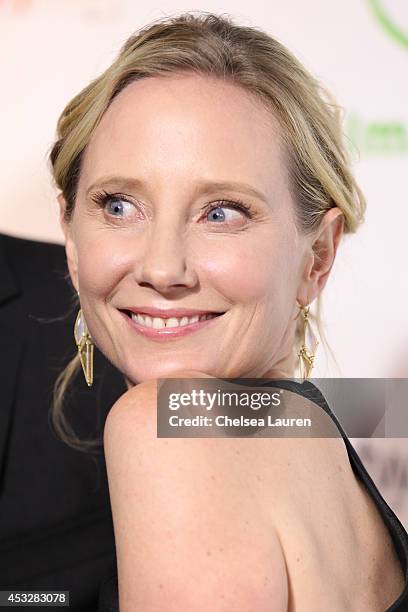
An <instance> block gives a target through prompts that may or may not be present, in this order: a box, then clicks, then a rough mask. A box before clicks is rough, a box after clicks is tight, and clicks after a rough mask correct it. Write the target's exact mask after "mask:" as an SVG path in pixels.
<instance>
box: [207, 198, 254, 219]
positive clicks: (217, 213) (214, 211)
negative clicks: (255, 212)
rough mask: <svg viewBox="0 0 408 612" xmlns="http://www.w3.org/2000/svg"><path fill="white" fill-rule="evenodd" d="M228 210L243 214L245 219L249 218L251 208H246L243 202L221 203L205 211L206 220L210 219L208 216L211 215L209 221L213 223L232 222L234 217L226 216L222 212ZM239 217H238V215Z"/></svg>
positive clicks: (226, 201)
mask: <svg viewBox="0 0 408 612" xmlns="http://www.w3.org/2000/svg"><path fill="white" fill-rule="evenodd" d="M226 210H229V211H230V212H231V211H234V212H238V213H244V215H246V216H247V217H249V218H251V216H252V215H251V208H250V207H249V206H247V205H246V204H244V203H243V202H232V201H231V202H230V201H228V200H225V201H222V202H220V203H219V204H217V205H216V206H214V205H213V206H212V208H210V210H207V213H206V215H207V219H208V218H209V217H210V215H213V218H212V219H211V218H210V219H209V221H215V222H216V223H217V222H221V223H225V222H226V221H227V222H228V221H233V220H234V216H232V217H231V216H228V215H226V213H225V212H224V211H226ZM238 216H240V215H238Z"/></svg>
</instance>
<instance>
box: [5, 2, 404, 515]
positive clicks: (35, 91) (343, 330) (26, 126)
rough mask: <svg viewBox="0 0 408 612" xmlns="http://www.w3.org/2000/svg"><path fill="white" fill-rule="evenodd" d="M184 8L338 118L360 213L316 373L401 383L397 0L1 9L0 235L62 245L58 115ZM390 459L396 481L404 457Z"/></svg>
mask: <svg viewBox="0 0 408 612" xmlns="http://www.w3.org/2000/svg"><path fill="white" fill-rule="evenodd" d="M194 9H201V10H205V11H213V12H216V13H228V14H230V15H231V16H233V17H234V18H235V19H236V20H237V21H238V22H239V23H242V24H246V25H254V26H257V27H262V28H263V29H264V30H266V31H268V32H269V33H270V34H271V35H272V36H274V37H276V38H278V39H279V40H280V41H281V42H283V43H284V44H285V45H287V46H288V47H289V49H291V50H292V51H293V52H294V53H295V54H296V55H297V56H298V57H299V59H300V60H301V61H302V62H303V63H304V64H305V65H306V67H307V68H309V69H310V70H311V71H312V72H313V73H314V74H315V75H316V76H317V77H318V78H319V79H320V80H321V81H322V82H323V83H324V84H325V85H326V86H328V87H329V89H331V91H332V92H333V93H334V94H335V95H336V97H337V99H338V102H339V103H340V104H341V105H342V106H343V107H344V109H345V112H346V120H345V124H344V130H345V132H346V134H347V138H348V142H349V146H350V147H351V148H352V150H353V159H354V167H355V173H356V176H357V179H358V180H359V183H360V186H361V187H362V189H363V191H364V192H365V195H366V197H367V200H368V209H367V216H366V223H365V225H364V226H363V227H362V228H361V229H360V231H359V232H358V233H357V234H356V235H354V236H350V237H347V238H346V239H345V241H344V243H343V245H342V246H341V248H340V250H339V252H338V257H337V260H336V262H335V265H334V269H333V273H332V276H331V278H330V280H329V283H328V285H327V287H326V289H325V293H324V321H325V324H326V330H327V335H328V339H329V342H330V345H331V347H332V349H333V351H334V354H335V356H336V359H337V362H338V364H339V368H336V367H335V365H334V364H333V363H332V362H331V361H329V362H327V361H326V359H325V358H324V354H323V352H322V351H321V352H320V354H319V357H318V358H317V365H316V368H315V370H314V376H316V377H319V376H323V377H325V376H344V377H408V322H407V304H408V275H407V272H406V266H407V263H408V261H407V260H408V258H407V228H408V202H407V184H406V181H407V175H408V104H407V102H408V78H407V75H408V71H407V68H408V3H407V2H406V0H342V2H327V1H326V0H314V1H313V2H312V3H310V2H304V1H303V0H268V2H266V1H263V2H262V1H260V0H253V1H252V2H251V3H250V9H249V8H248V3H246V2H243V1H241V2H239V1H238V2H237V0H234V2H232V1H226V2H224V3H221V2H217V1H208V2H206V3H205V5H203V4H201V3H197V2H194V1H189V2H177V3H176V2H173V1H170V0H163V1H162V2H156V3H155V4H154V3H153V4H152V3H151V2H146V3H141V2H135V1H134V0H122V1H121V0H116V1H115V0H0V45H1V58H2V63H1V90H2V96H1V113H0V133H1V138H2V143H1V144H2V147H1V148H2V157H1V159H2V163H1V166H0V231H3V232H8V233H12V234H16V235H20V236H25V237H32V238H37V239H45V240H51V241H55V242H62V234H61V231H60V229H59V226H58V215H57V203H56V199H55V193H54V190H53V188H52V186H51V179H50V175H49V171H48V168H47V164H46V155H47V152H48V149H49V147H50V146H51V144H52V142H53V138H54V130H55V125H56V121H57V118H58V115H59V114H60V112H61V111H62V109H63V107H64V106H65V104H66V102H67V101H68V100H69V99H70V98H71V97H72V96H73V95H74V94H76V93H77V92H78V91H79V90H80V89H81V88H82V87H83V86H84V85H85V84H87V83H88V81H89V80H90V79H91V78H93V77H95V76H96V75H97V74H98V73H99V72H100V71H101V70H103V69H104V68H105V67H106V66H107V65H108V64H109V63H110V62H111V60H112V59H113V57H114V56H115V54H116V53H117V51H118V50H119V47H120V46H121V45H122V43H123V42H124V41H125V39H126V38H127V36H128V35H130V34H131V33H132V32H133V31H134V30H136V29H138V28H139V27H141V26H144V25H146V24H147V23H148V22H149V21H151V20H152V19H156V18H158V17H161V16H165V15H168V14H171V13H178V12H181V11H186V10H194ZM386 442H387V441H386ZM399 448H400V449H401V446H399ZM376 452H377V455H376V457H378V456H379V455H378V453H380V450H377V451H376ZM398 452H399V455H398V456H399V459H400V463H401V466H402V468H401V469H403V470H405V482H407V479H406V477H407V472H406V470H407V457H405V458H404V457H403V455H402V454H401V453H402V452H403V451H402V450H400V451H398ZM367 456H368V455H367ZM369 460H370V459H369V457H368V459H367V461H369ZM377 463H378V461H377ZM378 469H380V468H378ZM388 482H391V485H390V486H393V485H392V478H391V481H388ZM384 486H386V485H385V484H384ZM398 486H400V485H398ZM404 499H405V502H404V501H403V500H402V501H401V500H400V502H399V510H400V514H401V515H404V517H405V521H406V523H407V524H408V508H407V507H406V506H404V507H403V503H406V502H407V498H406V496H405V498H404ZM406 505H407V504H406Z"/></svg>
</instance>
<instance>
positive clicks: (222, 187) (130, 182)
mask: <svg viewBox="0 0 408 612" xmlns="http://www.w3.org/2000/svg"><path fill="white" fill-rule="evenodd" d="M113 185H115V186H116V187H117V188H121V189H130V190H132V189H135V190H137V189H143V187H145V183H144V181H142V180H140V179H137V178H133V177H126V176H120V175H111V176H105V177H101V178H99V179H98V180H96V181H95V182H94V183H92V185H91V186H90V187H89V188H88V189H87V190H86V195H87V196H88V195H89V193H90V192H91V191H92V190H93V189H103V188H105V187H108V186H113ZM216 191H239V192H241V193H246V194H248V195H251V196H253V197H255V198H258V199H259V200H262V201H263V202H265V203H266V204H267V203H268V199H267V197H266V195H265V194H263V193H262V192H261V191H259V190H258V189H255V187H252V185H249V184H248V183H241V182H236V181H209V180H201V181H199V182H198V183H197V184H196V186H195V189H194V193H195V195H196V196H199V195H209V194H210V193H213V192H216Z"/></svg>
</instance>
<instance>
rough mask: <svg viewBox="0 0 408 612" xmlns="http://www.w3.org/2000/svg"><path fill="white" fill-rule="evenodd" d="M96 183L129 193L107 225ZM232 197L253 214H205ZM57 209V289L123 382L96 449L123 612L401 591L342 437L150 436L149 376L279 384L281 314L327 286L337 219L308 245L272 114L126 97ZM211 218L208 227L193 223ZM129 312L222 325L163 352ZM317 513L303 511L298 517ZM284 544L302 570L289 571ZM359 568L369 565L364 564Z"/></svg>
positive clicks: (220, 96) (194, 90) (373, 596)
mask: <svg viewBox="0 0 408 612" xmlns="http://www.w3.org/2000/svg"><path fill="white" fill-rule="evenodd" d="M109 175H110V176H112V175H120V176H125V177H130V178H132V179H136V178H137V179H139V180H140V181H142V183H140V184H138V185H137V187H136V186H135V185H133V187H131V186H130V185H129V184H128V185H126V186H125V185H123V183H122V184H121V185H120V184H117V183H116V184H111V185H110V186H107V185H106V186H105V189H106V190H108V191H111V192H113V193H118V192H119V193H121V194H122V196H126V199H127V200H129V203H128V202H122V204H123V208H122V209H121V208H120V207H119V209H120V216H119V218H118V217H117V216H114V214H113V210H112V208H113V207H112V205H111V206H110V207H107V208H106V209H105V210H103V209H102V208H101V207H98V206H97V205H96V204H95V203H94V202H93V201H92V196H93V195H94V194H95V192H96V191H100V189H97V188H95V187H92V185H94V184H95V183H96V182H99V181H100V180H101V178H103V177H106V176H109ZM204 180H205V181H210V182H212V183H214V182H220V181H229V182H231V181H235V182H237V181H239V182H241V183H245V184H247V185H250V186H251V187H252V188H253V189H256V190H257V191H259V192H262V194H263V196H264V199H260V198H258V197H255V196H254V195H249V194H248V193H246V192H244V191H242V188H241V189H237V188H234V189H231V188H229V189H225V188H222V189H221V188H219V187H218V188H215V187H213V188H212V189H211V191H207V192H206V193H204V192H201V193H199V192H198V186H199V184H200V183H201V182H202V181H204ZM89 190H90V192H89V195H87V192H88V191H89ZM237 198H239V199H241V200H242V201H243V202H245V203H246V204H247V205H250V206H251V208H252V211H253V217H252V218H248V217H246V216H245V213H243V212H240V211H236V210H233V209H230V208H224V207H223V208H222V209H221V210H220V209H218V208H216V207H217V204H218V203H219V201H220V200H222V199H225V200H229V201H234V200H236V199H237ZM59 202H60V206H61V223H62V227H63V230H64V233H65V237H66V251H67V259H68V265H69V270H70V274H71V279H72V282H73V284H74V286H75V288H76V290H77V291H79V292H80V299H81V307H82V310H83V312H84V314H85V318H86V321H87V324H88V327H89V330H90V332H91V335H92V337H93V340H94V342H95V344H96V345H97V346H98V347H99V349H100V350H101V351H102V352H103V353H104V354H105V355H106V356H107V357H108V359H109V360H110V361H111V362H112V363H113V364H114V365H115V366H116V367H117V368H118V369H119V370H120V371H121V372H123V374H124V376H125V379H126V381H127V385H128V387H129V390H128V392H127V393H125V394H124V396H122V398H120V399H119V401H118V402H117V403H116V404H115V405H114V406H113V407H112V409H111V411H110V413H109V416H108V419H107V421H106V425H105V434H104V445H105V456H106V464H107V470H108V479H109V489H110V496H111V503H112V513H113V520H114V527H115V539H116V546H117V556H118V574H119V591H120V609H121V611H122V610H123V611H124V612H127V611H128V610H129V611H130V610H134V609H144V610H149V611H150V610H151V611H153V610H156V609H166V610H167V611H168V612H170V610H172V608H171V605H174V606H175V607H174V609H175V610H176V609H190V610H194V611H195V612H198V611H199V610H200V611H201V610H203V611H204V610H208V609H214V610H217V611H219V612H221V610H230V609H242V610H249V609H251V606H255V608H254V609H256V610H257V611H258V612H262V611H263V610H265V611H266V610H270V609H271V607H270V602H271V601H274V602H275V608H274V610H276V611H277V612H278V611H281V610H282V611H283V610H285V611H286V610H287V609H288V610H289V611H291V610H296V612H308V611H309V610H315V609H317V607H318V606H319V605H322V604H323V602H326V601H327V607H330V606H331V609H333V610H334V609H336V610H337V609H338V610H343V609H350V607H347V606H349V604H350V602H349V601H348V600H347V599H346V598H347V597H348V596H353V597H354V599H353V603H355V602H357V601H359V602H360V603H361V605H360V607H359V609H361V610H362V612H363V611H364V612H365V610H367V612H368V610H370V612H373V610H380V609H382V608H381V604H379V603H378V602H379V601H380V598H381V597H384V594H381V593H376V592H374V590H371V591H368V590H367V584H368V581H369V580H372V579H373V576H374V578H375V579H374V582H373V584H374V585H375V584H381V577H382V576H384V575H385V574H384V571H385V570H384V567H388V568H389V571H390V574H389V576H387V578H388V579H389V581H388V582H387V583H389V584H391V582H390V581H391V580H392V578H393V577H395V576H396V577H397V582H395V580H394V583H393V592H392V593H389V594H388V597H389V598H391V596H392V597H394V595H396V594H397V593H398V589H400V586H401V572H400V573H399V574H398V575H397V574H396V568H398V564H397V563H396V562H395V559H394V565H392V563H391V561H390V560H389V559H390V558H391V557H390V556H389V557H387V559H386V558H385V557H384V556H381V555H383V553H382V552H381V551H382V550H385V549H386V550H387V551H390V547H389V541H387V540H386V534H385V531H384V527H383V526H382V524H381V521H379V519H378V516H377V515H376V513H375V512H374V511H373V506H372V503H371V505H370V500H369V499H368V498H367V496H365V494H364V491H362V490H360V489H359V488H358V485H357V484H356V479H355V477H354V475H353V474H352V471H351V466H350V463H349V461H348V458H347V454H346V451H345V447H344V443H343V441H342V440H338V439H323V438H322V439H312V440H303V441H302V440H301V441H299V440H298V441H295V442H294V441H290V439H289V440H288V439H286V440H277V439H264V440H260V439H258V440H253V439H252V440H251V439H247V440H245V439H222V438H221V439H172V440H167V439H158V438H157V437H156V435H155V431H156V429H155V425H156V422H155V407H156V406H155V381H156V379H157V378H159V377H165V376H174V375H176V376H180V377H181V376H189V375H190V376H194V377H199V376H203V377H207V376H215V377H231V378H236V377H255V378H258V377H259V378H260V377H273V376H275V375H278V376H281V375H285V376H289V377H290V376H292V375H293V370H294V366H295V363H294V350H293V347H294V334H295V324H296V322H295V318H296V316H297V314H298V311H299V307H298V304H297V302H299V303H301V304H309V303H311V302H313V300H314V299H315V298H316V297H317V296H318V295H319V293H320V292H321V291H322V290H323V288H324V286H325V284H326V282H327V279H328V276H329V273H330V270H331V268H332V265H333V262H334V258H335V255H336V251H337V248H338V245H339V242H340V240H341V237H342V233H343V227H344V219H343V215H342V213H341V211H340V210H339V209H338V208H332V209H330V210H329V211H328V212H327V213H326V214H325V215H324V216H323V217H322V219H321V223H320V226H319V228H318V230H317V231H316V232H315V233H314V234H312V235H307V236H306V235H304V234H302V232H300V231H299V229H298V228H297V226H296V222H295V202H294V201H293V198H292V196H291V194H290V191H289V189H288V180H287V167H286V165H285V161H284V155H283V150H282V145H281V137H280V130H279V127H278V125H277V122H276V120H275V119H274V117H273V116H272V114H271V113H270V112H269V111H267V110H266V109H265V108H264V107H263V106H262V105H261V104H260V103H259V102H258V101H257V100H256V99H255V98H253V97H251V96H250V95H249V94H247V93H246V92H245V91H243V90H242V89H240V88H238V87H236V86H234V85H232V84H228V83H224V82H221V81H218V80H212V79H209V78H204V77H199V76H197V75H194V76H192V75H189V76H187V75H183V76H172V77H171V78H166V79H160V78H149V79H143V80H141V81H138V82H137V83H133V84H131V85H129V86H128V87H127V88H126V89H125V90H124V91H122V92H121V93H120V94H119V95H118V96H117V98H116V99H115V100H114V101H113V103H112V105H111V106H110V108H109V109H108V111H107V112H106V113H105V115H104V117H103V118H102V120H101V122H100V124H99V125H98V127H97V129H96V130H95V132H94V134H93V136H92V139H91V141H90V143H89V145H88V146H87V149H86V152H85V156H84V161H83V166H82V170H81V175H80V179H79V185H78V193H77V199H76V203H75V210H74V213H73V217H72V219H71V221H70V222H69V223H67V222H66V221H65V220H64V215H63V212H64V209H65V202H64V199H63V197H62V196H59ZM210 203H213V206H214V208H213V211H214V209H216V212H218V213H220V216H221V219H222V220H221V221H219V220H218V221H217V220H214V215H211V214H209V211H207V212H205V210H204V207H205V206H208V205H210ZM223 212H224V214H225V220H223V217H222V213H223ZM220 216H219V217H218V219H219V218H220ZM130 305H133V306H138V305H139V306H140V305H152V306H156V307H162V308H165V307H172V308H177V307H185V308H199V309H203V310H210V311H212V310H213V311H225V312H226V314H224V315H223V316H221V317H219V318H218V320H217V321H216V322H214V324H213V325H211V326H208V327H207V328H205V329H202V330H200V331H199V332H196V333H193V334H190V335H187V336H185V337H182V338H178V339H176V340H175V341H172V342H167V343H160V344H159V343H157V342H153V341H151V340H149V339H146V338H144V337H141V336H140V335H138V334H137V333H136V332H134V331H133V330H131V329H130V328H129V327H128V325H126V324H125V323H126V321H124V320H123V318H122V315H121V314H120V313H119V311H118V309H120V308H125V307H126V306H130ZM302 442H304V444H303V443H302ZM308 443H310V444H308ZM186 458H188V460H187V461H186ZM316 466H319V468H320V469H316ZM322 466H323V467H322ZM339 472H341V473H342V474H343V475H344V479H343V480H342V481H341V482H339ZM234 475H235V477H234ZM342 478H343V476H342ZM329 482H330V483H337V484H338V486H337V485H336V486H333V487H329V485H328V484H326V483H329ZM288 483H294V484H293V485H292V486H288ZM141 492H142V493H141ZM316 499H319V500H320V504H319V514H318V515H317V516H316V515H315V514H313V513H312V512H311V511H310V510H308V509H310V508H316V504H315V500H316ZM231 500H233V501H234V502H235V503H234V504H233V505H231ZM271 508H272V509H273V512H272V514H271ZM333 508H334V509H335V510H334V511H333ZM367 509H368V512H367ZM204 510H205V511H204ZM325 512H326V514H325ZM370 513H371V514H370ZM334 514H335V515H336V516H338V517H343V519H344V520H343V521H342V522H340V523H341V525H342V529H343V531H342V534H341V542H342V547H339V550H338V551H337V552H336V556H335V561H336V563H335V571H334V572H333V568H332V565H333V547H332V544H331V542H332V541H333V538H334V537H335V534H334V533H330V532H329V531H327V530H323V531H322V530H321V529H320V526H321V525H326V527H327V526H329V525H330V524H332V517H333V515H334ZM289 515H290V517H291V518H290V529H288V527H287V520H288V519H287V517H288V516H289ZM180 517H182V519H183V521H182V524H180ZM334 524H335V527H336V525H337V523H336V522H335V523H334ZM227 526H228V528H227ZM327 529H329V527H327ZM381 529H382V531H381ZM380 532H381V537H379V536H378V535H377V536H376V534H378V533H380ZM322 533H323V538H322V536H321V534H322ZM234 534H235V535H234ZM237 534H240V535H239V537H236V535H237ZM265 534H268V536H269V537H266V536H265ZM319 534H320V535H319ZM356 534H362V536H361V538H362V539H361V540H358V538H357V535H356ZM319 538H320V539H319ZM356 538H357V540H356ZM364 538H365V539H364ZM203 542H205V543H207V544H208V546H203ZM232 542H234V543H235V544H234V546H231V543H232ZM282 542H283V545H282ZM299 542H301V546H302V550H305V551H308V550H309V551H310V550H312V551H313V555H305V556H304V557H302V555H301V556H300V557H299V554H298V552H299V550H298V548H299ZM356 542H357V544H358V545H356ZM370 542H372V543H373V544H372V548H371V549H370V550H369V551H368V546H369V545H370V546H371V544H369V543H370ZM216 550H218V551H219V553H220V554H218V553H217V554H215V551H216ZM356 550H357V551H363V552H362V553H361V554H362V556H361V557H360V556H359V554H358V553H357V552H355V551H356ZM352 551H354V552H352ZM369 553H371V556H370V555H369ZM387 554H388V553H387ZM350 555H353V559H354V560H355V566H358V567H359V568H360V574H359V576H360V577H361V578H362V580H361V585H360V586H359V584H360V583H359V584H357V583H356V580H355V571H354V569H353V568H352V567H351V566H350V562H349V560H350ZM389 555H391V553H389ZM301 557H302V558H301ZM368 557H369V558H370V559H371V558H376V559H378V560H379V563H378V565H376V566H375V567H373V566H367V565H364V559H365V558H368ZM329 560H331V563H329ZM383 561H386V562H387V563H388V565H387V563H386V564H385V565H384V563H383ZM308 563H309V564H311V565H308ZM225 568H227V571H225ZM249 568H252V571H250V569H249ZM261 570H262V571H261ZM263 570H265V571H263ZM158 576H160V580H161V581H160V584H159V583H158V580H157V577H158ZM197 576H200V579H201V583H200V582H197ZM313 577H314V580H315V581H316V584H315V583H314V582H313ZM322 577H323V578H322ZM377 578H378V580H377ZM238 584H240V585H243V588H242V589H239V588H238ZM322 584H324V585H325V588H326V592H325V593H324V594H323V595H322V592H321V585H322ZM186 585H188V586H189V587H190V588H188V586H186ZM200 585H201V586H200ZM198 595H199V596H198ZM189 597H191V600H190V599H188V598H189ZM225 597H227V599H225ZM313 597H317V599H315V600H314V599H313ZM322 597H326V598H327V600H325V599H322ZM186 598H187V599H186ZM234 598H235V599H234ZM335 598H336V599H335ZM394 598H395V597H394ZM389 600H390V601H392V599H389ZM170 602H172V604H171V603H170ZM335 602H336V603H337V607H335V606H334V607H333V604H334V603H335ZM149 606H150V607H149ZM200 606H201V607H200ZM307 606H309V607H307Z"/></svg>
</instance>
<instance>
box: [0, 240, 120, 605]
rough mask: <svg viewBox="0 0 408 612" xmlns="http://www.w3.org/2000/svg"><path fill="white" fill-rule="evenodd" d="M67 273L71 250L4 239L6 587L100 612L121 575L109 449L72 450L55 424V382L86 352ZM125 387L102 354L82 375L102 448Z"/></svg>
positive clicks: (1, 509) (73, 416)
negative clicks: (87, 377) (79, 347)
mask: <svg viewBox="0 0 408 612" xmlns="http://www.w3.org/2000/svg"><path fill="white" fill-rule="evenodd" d="M67 274H68V271H67V267H66V257H65V251H64V248H63V247H62V246H61V245H56V244H48V243H42V242H38V241H33V240H25V239H21V238H17V237H14V236H6V235H4V234H0V360H1V361H0V385H1V386H0V389H1V394H0V590H5V589H19V590H28V589H31V590H41V589H46V590H53V591H56V590H64V591H70V610H71V611H74V612H95V610H96V608H97V601H98V594H99V589H100V585H101V583H103V582H104V580H105V579H106V578H107V577H108V576H109V575H110V574H111V573H112V571H114V570H116V554H115V543H114V534H113V524H112V514H111V508H110V500H109V490H108V483H107V475H106V466H105V461H104V455H103V446H102V445H101V447H100V450H99V452H98V453H97V454H93V455H92V454H90V453H84V452H81V451H78V450H75V449H72V448H70V447H69V446H67V445H66V444H65V443H64V442H63V441H61V439H60V438H58V436H57V435H56V433H55V431H54V429H53V427H52V422H51V418H50V408H51V398H52V389H53V385H54V382H55V379H56V377H57V375H58V373H59V372H60V371H61V370H62V369H63V368H64V366H65V365H66V364H67V363H68V361H69V360H70V359H71V358H72V357H73V356H74V355H75V353H76V347H75V343H74V339H73V326H74V321H75V317H76V310H77V307H76V305H75V303H74V299H73V298H74V297H75V292H74V291H73V289H72V286H71V284H70V281H69V280H68V277H67ZM125 390H126V387H125V383H124V380H123V377H122V375H121V374H120V373H119V372H117V371H116V370H115V369H114V368H113V367H112V366H111V365H110V364H109V363H108V362H107V360H106V359H105V358H104V357H103V356H102V355H101V354H100V353H99V352H98V351H97V350H96V351H95V382H94V385H93V386H92V387H91V388H88V386H87V385H86V383H85V381H84V379H83V376H82V372H79V374H78V376H77V377H76V379H75V381H74V382H73V384H72V387H71V389H70V391H69V393H68V396H67V404H66V408H65V414H66V418H67V421H68V422H69V424H70V425H71V426H72V427H73V429H74V431H75V433H76V434H77V435H78V437H79V438H82V439H85V438H91V439H94V438H99V439H100V440H101V442H102V435H103V426H104V422H105V419H106V416H107V413H108V411H109V409H110V407H111V406H112V404H113V403H114V402H115V401H116V399H117V398H118V397H119V396H120V395H122V393H124V392H125ZM2 609H6V608H2ZM36 609H37V610H39V609H40V608H36ZM44 609H47V610H48V609H49V608H44Z"/></svg>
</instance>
